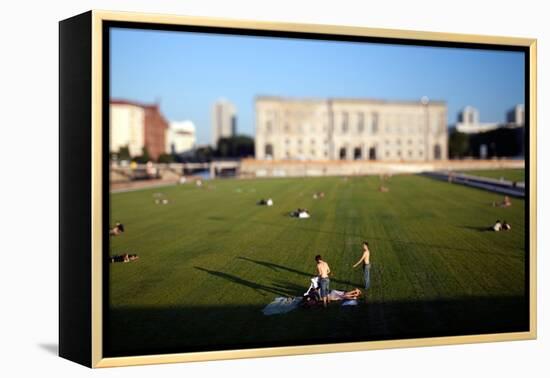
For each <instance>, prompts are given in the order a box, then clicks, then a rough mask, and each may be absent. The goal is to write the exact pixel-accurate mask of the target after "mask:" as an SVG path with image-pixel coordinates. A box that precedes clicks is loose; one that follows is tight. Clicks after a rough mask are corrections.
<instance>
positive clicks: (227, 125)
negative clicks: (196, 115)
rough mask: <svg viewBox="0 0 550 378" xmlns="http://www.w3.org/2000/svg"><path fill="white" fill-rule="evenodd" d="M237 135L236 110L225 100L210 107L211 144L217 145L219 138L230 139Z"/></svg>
mask: <svg viewBox="0 0 550 378" xmlns="http://www.w3.org/2000/svg"><path fill="white" fill-rule="evenodd" d="M236 133H237V109H236V108H235V106H234V105H233V104H232V103H231V102H229V101H227V100H223V99H222V100H218V101H216V103H215V104H214V106H213V107H212V144H213V145H214V147H216V146H217V145H218V140H220V138H228V137H232V136H234V135H235V134H236Z"/></svg>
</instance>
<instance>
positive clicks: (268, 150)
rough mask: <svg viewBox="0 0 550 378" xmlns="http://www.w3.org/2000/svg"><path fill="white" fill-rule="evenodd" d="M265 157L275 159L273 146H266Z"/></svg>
mask: <svg viewBox="0 0 550 378" xmlns="http://www.w3.org/2000/svg"><path fill="white" fill-rule="evenodd" d="M265 157H266V158H268V159H270V158H272V157H273V145H272V144H266V145H265Z"/></svg>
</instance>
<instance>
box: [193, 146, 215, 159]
mask: <svg viewBox="0 0 550 378" xmlns="http://www.w3.org/2000/svg"><path fill="white" fill-rule="evenodd" d="M213 156H214V149H213V148H212V147H210V146H206V147H199V148H197V149H196V151H195V158H196V160H197V161H200V162H208V161H211V160H212V157H213Z"/></svg>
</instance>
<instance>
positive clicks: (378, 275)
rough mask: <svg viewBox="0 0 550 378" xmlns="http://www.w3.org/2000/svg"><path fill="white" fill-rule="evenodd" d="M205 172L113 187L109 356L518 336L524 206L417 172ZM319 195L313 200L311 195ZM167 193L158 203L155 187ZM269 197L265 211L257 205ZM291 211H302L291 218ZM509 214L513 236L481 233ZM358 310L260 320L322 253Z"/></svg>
mask: <svg viewBox="0 0 550 378" xmlns="http://www.w3.org/2000/svg"><path fill="white" fill-rule="evenodd" d="M378 185H379V179H378V177H357V178H350V179H348V180H345V179H343V178H336V177H334V178H296V179H290V178H289V179H264V180H232V179H228V180H214V181H209V182H207V183H206V184H205V185H204V186H203V187H202V188H198V187H196V186H194V185H191V184H187V185H180V186H173V187H167V188H162V189H152V190H140V191H135V192H129V193H119V194H113V195H112V203H111V220H112V222H113V223H114V221H117V220H118V221H121V222H123V223H124V225H125V227H126V232H125V233H124V234H123V235H122V236H119V237H115V238H112V239H111V254H121V253H124V252H128V253H137V254H138V255H139V256H140V259H139V260H137V261H135V262H131V263H127V264H111V265H110V294H109V296H110V298H109V299H110V310H109V313H108V318H107V321H106V324H107V330H108V336H107V338H106V344H105V352H106V355H112V356H116V355H131V354H142V353H161V352H182V351H191V350H208V349H223V348H240V347H253V346H258V345H291V344H303V343H316V342H317V343H319V342H339V341H351V340H380V339H390V338H407V337H425V336H443V335H456V334H475V333H487V332H489V333H492V332H504V331H518V330H526V328H527V326H528V324H527V313H526V306H525V305H526V302H525V296H524V293H525V246H524V236H525V229H524V227H525V224H524V203H523V201H522V200H520V199H514V200H513V206H512V207H510V208H495V207H492V206H491V203H492V202H493V201H495V200H500V199H501V196H499V195H495V194H492V193H489V192H485V191H480V190H477V189H472V188H468V187H464V186H460V185H452V184H449V183H446V182H439V181H435V180H431V179H429V178H426V177H421V176H394V177H393V178H391V179H390V180H389V181H388V182H387V183H386V186H388V187H389V188H390V192H389V193H380V192H378V191H377V188H378ZM316 191H324V192H325V194H326V196H325V198H324V199H321V200H314V199H313V198H312V194H313V193H314V192H316ZM158 192H161V193H163V194H164V195H165V196H166V198H168V200H169V204H167V205H156V204H155V203H154V200H153V194H154V193H158ZM267 197H272V198H273V200H274V202H275V205H274V206H273V207H265V206H257V205H256V202H257V201H258V200H259V199H260V198H267ZM297 207H306V208H308V209H309V210H310V212H311V214H312V217H311V218H310V219H295V218H290V217H288V216H287V214H288V212H289V211H291V210H293V209H296V208H297ZM497 218H500V219H506V220H507V221H508V222H510V223H511V224H512V226H513V229H512V231H511V232H501V233H493V232H488V231H485V228H486V227H488V226H489V225H491V224H492V223H493V222H494V220H495V219H497ZM362 240H368V241H369V243H370V246H371V248H370V249H371V253H372V255H371V265H372V269H371V289H370V290H369V291H368V304H364V303H361V305H360V306H357V307H353V308H342V307H340V306H339V305H338V304H337V303H333V304H332V305H331V306H330V307H329V308H328V309H326V310H324V309H322V308H320V309H308V310H306V309H298V310H295V311H293V312H290V313H288V314H284V315H275V316H264V315H263V314H262V313H261V309H262V308H263V307H264V306H265V305H267V304H268V303H269V302H271V301H272V300H273V299H274V298H275V297H277V296H297V295H301V294H302V293H303V292H304V291H305V290H306V289H307V287H308V286H309V279H310V278H311V277H312V276H314V274H315V263H314V256H315V255H316V254H321V255H322V256H323V257H324V259H325V260H326V261H327V262H328V263H329V265H330V266H331V268H332V271H333V277H332V278H331V288H332V289H351V288H353V287H362V286H363V281H362V272H361V270H360V268H356V269H352V268H351V266H352V265H353V263H355V261H356V260H357V259H358V258H359V257H360V254H361V241H362Z"/></svg>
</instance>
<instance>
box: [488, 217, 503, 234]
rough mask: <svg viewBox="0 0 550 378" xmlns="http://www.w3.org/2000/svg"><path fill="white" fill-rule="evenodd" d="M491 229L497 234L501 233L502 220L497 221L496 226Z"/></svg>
mask: <svg viewBox="0 0 550 378" xmlns="http://www.w3.org/2000/svg"><path fill="white" fill-rule="evenodd" d="M489 229H490V230H493V231H495V232H499V231H501V230H502V223H501V222H500V219H497V220H496V222H495V224H494V225H492V226H491V227H490V228H489Z"/></svg>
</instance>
